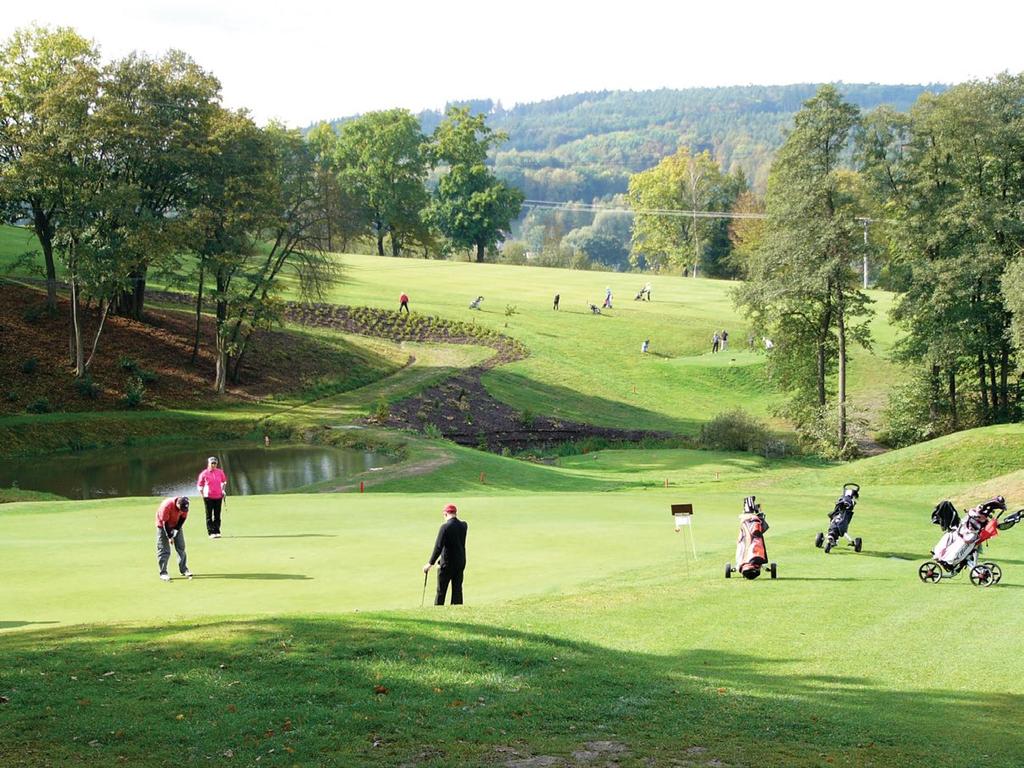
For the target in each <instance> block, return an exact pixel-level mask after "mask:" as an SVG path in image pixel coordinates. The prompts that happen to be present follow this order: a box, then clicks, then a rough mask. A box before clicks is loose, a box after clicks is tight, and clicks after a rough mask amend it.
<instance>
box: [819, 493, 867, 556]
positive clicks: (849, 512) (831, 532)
mask: <svg viewBox="0 0 1024 768" xmlns="http://www.w3.org/2000/svg"><path fill="white" fill-rule="evenodd" d="M858 498H860V486H859V485H857V484H856V483H846V484H845V485H844V486H843V495H842V496H840V497H839V500H838V501H837V502H836V506H835V507H834V508H833V510H832V511H831V512H830V513H829V516H828V517H829V524H828V533H827V534H826V533H821V532H819V533H818V535H817V536H815V537H814V546H816V547H818V548H819V549H821V546H822V545H823V544H824V546H825V554H826V555H827V554H828V553H829V552H831V551H832V548H833V547H834V546H835V545H836V544H837V543H839V539H846V541H847V543H848V544H849V545H850V546H851V547H853V551H854V552H860V550H861V547H862V546H863V544H864V542H863V541H862V540H861V538H860V537H859V536H858V537H857V538H856V539H855V538H853V537H851V536H850V534H849V533H847V531H848V529H849V528H850V521H851V520H852V519H853V509H854V507H856V506H857V499H858Z"/></svg>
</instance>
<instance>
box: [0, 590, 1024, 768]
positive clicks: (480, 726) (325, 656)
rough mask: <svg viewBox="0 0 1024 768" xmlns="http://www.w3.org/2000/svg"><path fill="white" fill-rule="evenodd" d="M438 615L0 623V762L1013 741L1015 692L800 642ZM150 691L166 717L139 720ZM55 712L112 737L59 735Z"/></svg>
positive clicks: (793, 755)
mask: <svg viewBox="0 0 1024 768" xmlns="http://www.w3.org/2000/svg"><path fill="white" fill-rule="evenodd" d="M435 615H437V616H438V617H439V618H438V619H436V620H434V619H425V618H424V619H416V618H409V617H408V616H407V615H403V614H374V615H372V616H351V615H350V616H345V617H322V618H259V619H252V620H247V621H241V620H236V621H220V622H208V623H202V624H198V625H195V624H192V623H190V622H185V623H175V624H173V625H170V626H141V627H110V626H95V627H87V628H82V627H77V628H62V629H53V630H28V631H26V632H20V633H13V634H11V635H10V636H7V637H5V638H4V643H3V644H0V670H3V675H2V679H0V690H2V691H3V692H4V694H5V695H6V696H8V697H9V698H10V703H8V704H4V709H3V716H4V720H5V722H4V725H5V736H4V739H3V741H2V742H0V762H4V763H7V762H10V763H11V764H13V763H15V762H17V761H15V760H13V759H11V758H13V757H14V756H18V755H21V756H24V755H30V756H31V758H32V764H35V765H65V764H66V765H71V764H74V765H76V766H100V765H104V766H105V765H110V764H112V763H111V755H113V754H124V755H127V756H138V759H137V760H136V761H134V762H133V764H138V765H144V764H147V763H146V759H147V758H146V757H145V756H150V755H154V754H170V753H172V752H175V751H177V752H178V753H181V754H193V753H194V754H204V753H205V754H218V755H220V754H228V752H230V756H231V758H233V760H234V764H237V765H254V764H255V763H256V760H257V758H261V757H265V756H266V755H267V754H269V749H275V752H279V751H280V748H281V747H283V748H285V749H286V751H287V752H288V757H287V760H286V762H287V763H288V764H298V765H318V764H319V765H325V764H330V765H367V766H371V765H376V766H384V765H388V766H393V765H403V764H406V765H416V766H418V767H426V766H429V767H430V768H440V767H441V766H448V765H496V766H497V765H507V764H511V763H510V757H520V756H522V757H524V758H526V759H528V758H530V757H531V756H551V757H548V758H547V761H546V762H543V763H542V762H537V763H536V764H537V765H541V764H543V765H550V764H570V763H572V760H571V758H570V755H571V754H572V753H573V751H575V750H580V749H583V748H584V745H586V744H587V743H588V742H591V743H609V742H610V743H612V744H614V745H621V747H622V748H623V749H628V750H629V755H628V760H629V763H628V764H630V765H644V764H655V763H656V764H659V765H661V764H669V763H674V762H675V761H676V760H677V759H678V758H683V759H685V760H687V761H688V760H689V758H688V757H687V756H688V754H691V753H688V752H687V750H689V749H692V748H694V747H699V748H700V750H701V751H700V754H701V758H700V762H701V764H709V765H714V764H731V765H765V766H776V767H778V766H782V765H785V766H790V767H792V766H799V767H800V768H809V767H810V766H818V765H822V764H823V762H824V761H825V760H824V758H823V756H829V755H841V756H842V759H843V764H844V765H868V764H871V765H874V766H876V767H877V768H895V767H896V766H907V765H932V764H934V765H940V764H941V765H942V766H952V765H968V764H972V762H973V760H974V759H975V757H976V753H977V742H976V741H975V740H973V739H967V738H964V736H963V734H965V733H981V732H983V733H984V734H985V736H986V740H985V751H986V755H987V756H988V758H987V759H988V764H991V765H1012V764H1016V763H1017V759H1018V758H1019V755H1021V754H1024V735H1022V729H1021V728H1020V727H1019V723H1020V721H1019V718H1017V717H1016V716H1015V715H1013V713H1016V712H1020V711H1021V709H1022V707H1024V696H1021V695H1019V694H1015V693H994V692H991V691H974V690H953V689H949V690H942V689H935V688H931V689H926V690H919V689H916V688H915V686H914V685H913V683H896V684H894V683H892V682H891V681H889V680H887V679H886V674H887V672H886V671H885V670H884V669H883V670H879V672H878V674H877V675H873V676H870V677H867V676H854V675H843V674H837V673H834V672H832V671H831V670H830V669H829V667H828V665H829V664H830V663H831V661H829V660H828V659H827V660H825V661H823V660H822V659H820V658H816V656H815V654H816V653H817V650H812V651H811V655H810V656H808V657H807V658H806V659H805V658H793V657H792V656H793V654H792V652H789V653H788V654H787V656H782V655H773V654H772V651H771V645H770V644H764V643H761V644H759V645H758V647H757V648H756V649H751V650H749V651H739V650H737V651H725V650H718V649H715V650H711V649H704V648H699V647H698V648H694V647H683V648H679V649H678V650H677V651H675V652H671V653H665V654H654V653H642V652H635V651H625V650H616V649H611V648H605V647H603V646H600V645H596V644H593V643H588V642H579V641H573V640H567V639H565V638H561V637H554V636H551V635H547V634H542V633H536V632H529V631H522V630H517V629H506V628H502V627H498V626H493V625H484V624H474V623H469V622H462V621H449V620H446V619H445V618H441V617H442V616H444V617H455V616H458V612H456V611H452V610H450V609H449V610H447V611H444V612H442V611H437V612H436V614H435ZM638 631H642V630H641V629H638ZM724 631H726V632H728V630H727V629H726V630H724ZM734 639H735V643H736V644H737V647H739V646H740V645H741V644H744V643H749V642H750V638H749V637H746V636H742V635H737V636H736V637H735V638H734ZM973 642H974V638H972V637H970V636H969V635H965V637H964V640H963V643H962V645H960V646H959V647H944V648H942V649H937V650H936V652H935V656H936V658H939V659H941V658H960V657H961V656H962V655H969V654H970V653H972V652H973V651H974V650H975V649H974V648H973V646H972V643H973ZM844 651H848V652H855V651H856V648H850V647H846V646H844ZM943 654H944V656H943ZM829 659H831V657H829ZM918 663H938V662H935V660H934V659H931V660H929V661H924V660H920V661H919V662H918ZM157 704H158V711H159V712H160V713H167V714H163V715H162V716H154V715H153V712H154V706H156V705H157ZM43 711H45V712H46V713H47V716H46V717H40V716H39V713H40V712H43ZM442 714H443V715H444V716H441V715H442ZM954 722H955V723H956V724H957V727H956V728H950V727H949V724H950V723H954ZM68 723H75V728H76V729H77V730H75V731H74V733H75V734H76V735H77V734H78V733H79V732H83V731H82V729H86V731H84V732H86V735H88V736H92V735H93V734H95V735H96V738H97V741H98V742H99V741H102V743H103V744H104V745H105V744H106V742H107V741H108V740H109V741H110V742H111V746H110V748H109V749H105V750H101V749H99V748H94V749H87V748H84V747H83V746H82V745H81V744H80V743H75V741H73V740H72V739H71V738H70V737H69V731H68V730H67V728H68ZM183 723H184V725H183ZM751 723H756V724H757V727H756V730H754V731H751V730H750V725H751ZM764 733H768V734H770V735H771V737H770V738H761V737H760V735H761V734H764ZM107 734H115V736H116V738H115V739H109V738H108V736H107ZM744 734H745V735H744ZM82 738H84V737H82ZM594 739H601V740H602V741H601V742H593V740H594ZM424 745H431V748H430V749H429V750H428V751H426V752H424ZM378 747H379V749H378ZM108 751H109V752H110V754H107V752H108ZM325 755H329V758H325ZM934 755H942V756H943V758H944V760H943V761H941V762H935V761H934V760H933V759H931V758H933V756H934ZM780 756H781V757H780ZM4 758H7V759H6V760H5V759H4ZM271 762H272V761H271ZM616 762H617V761H616ZM218 764H220V763H218ZM274 764H276V763H274ZM524 764H525V763H524Z"/></svg>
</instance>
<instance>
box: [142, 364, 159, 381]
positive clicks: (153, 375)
mask: <svg viewBox="0 0 1024 768" xmlns="http://www.w3.org/2000/svg"><path fill="white" fill-rule="evenodd" d="M137 375H138V377H139V380H140V381H141V382H142V383H143V384H156V383H157V382H158V381H160V374H158V373H157V372H156V371H147V370H145V369H142V368H140V369H139V371H138V374H137Z"/></svg>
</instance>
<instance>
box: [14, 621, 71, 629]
mask: <svg viewBox="0 0 1024 768" xmlns="http://www.w3.org/2000/svg"><path fill="white" fill-rule="evenodd" d="M32 624H60V622H59V621H0V629H14V628H15V627H27V626H30V625H32Z"/></svg>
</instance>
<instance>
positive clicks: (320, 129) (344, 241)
mask: <svg viewBox="0 0 1024 768" xmlns="http://www.w3.org/2000/svg"><path fill="white" fill-rule="evenodd" d="M306 139H307V141H308V142H309V145H310V147H311V149H312V151H313V156H314V159H315V161H316V165H315V175H316V183H317V187H318V190H317V196H318V197H319V199H320V201H321V204H322V205H323V226H322V234H321V235H320V239H321V242H322V247H323V248H325V249H326V250H328V251H342V252H343V251H346V250H347V249H348V246H349V243H350V242H351V241H352V240H353V239H354V238H356V237H358V236H359V235H360V234H361V231H362V230H361V228H362V225H363V221H365V220H366V219H367V216H366V212H365V211H363V210H362V209H361V208H360V201H359V200H358V198H357V197H356V195H355V194H353V191H352V190H350V189H349V188H348V187H347V186H345V185H344V184H342V182H341V179H340V175H341V168H340V167H339V165H338V134H337V133H336V132H335V130H334V128H332V127H331V125H330V124H329V123H320V124H319V125H316V126H314V127H313V128H312V130H310V131H309V133H308V134H307V136H306Z"/></svg>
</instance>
